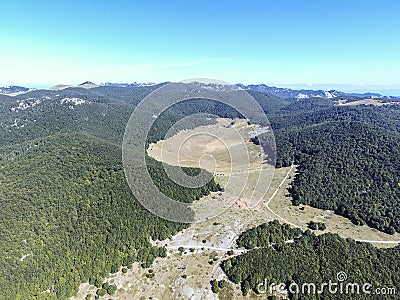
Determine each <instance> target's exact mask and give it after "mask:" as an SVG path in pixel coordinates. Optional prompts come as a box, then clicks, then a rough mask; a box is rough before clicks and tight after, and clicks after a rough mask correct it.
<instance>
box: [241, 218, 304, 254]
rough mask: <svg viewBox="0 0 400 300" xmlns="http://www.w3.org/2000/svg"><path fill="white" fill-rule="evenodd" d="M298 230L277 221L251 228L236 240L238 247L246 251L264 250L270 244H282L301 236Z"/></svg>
mask: <svg viewBox="0 0 400 300" xmlns="http://www.w3.org/2000/svg"><path fill="white" fill-rule="evenodd" d="M301 233H302V231H301V229H299V228H291V227H290V226H289V225H288V224H282V225H281V224H279V222H278V221H277V220H274V221H271V222H269V223H265V224H262V225H260V226H257V227H254V228H251V229H249V230H247V231H245V232H243V233H241V234H240V236H239V237H238V239H237V240H236V244H237V245H238V247H244V248H246V249H254V248H264V247H269V246H271V245H272V244H274V243H275V244H276V243H284V242H286V241H289V240H293V239H295V238H297V237H299V236H300V235H301Z"/></svg>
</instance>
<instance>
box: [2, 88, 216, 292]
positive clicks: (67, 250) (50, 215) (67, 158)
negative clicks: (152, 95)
mask: <svg viewBox="0 0 400 300" xmlns="http://www.w3.org/2000/svg"><path fill="white" fill-rule="evenodd" d="M72 92H73V94H68V93H67V94H66V95H68V97H69V98H72V97H79V99H83V100H85V101H87V103H85V104H81V105H75V106H73V108H71V107H70V106H69V105H68V104H67V105H66V104H61V102H60V101H61V99H63V97H65V96H66V95H59V96H55V95H54V93H53V92H49V93H50V96H54V97H55V99H46V98H41V99H42V100H43V101H42V102H41V103H39V104H37V105H32V103H34V102H35V101H36V100H32V99H31V100H24V101H23V102H24V103H25V104H26V103H28V104H29V105H30V106H29V107H28V108H26V109H23V110H19V111H15V110H12V108H13V107H18V106H19V104H18V102H16V100H15V99H13V100H12V101H8V102H7V101H6V102H4V103H2V107H1V109H2V112H3V113H2V115H1V118H0V123H1V125H2V127H3V130H2V131H1V134H0V138H1V146H0V169H1V170H2V171H1V173H0V187H1V188H0V202H1V208H2V210H1V213H2V217H1V220H0V239H1V243H0V253H1V256H0V298H1V299H66V298H68V297H69V296H71V295H73V294H75V293H76V291H77V287H78V286H79V284H80V283H82V282H86V281H89V282H91V283H95V282H96V283H100V286H101V285H102V281H103V278H104V277H105V276H106V275H107V274H109V273H110V272H112V273H113V272H116V271H118V270H119V268H120V267H121V266H126V267H131V265H132V263H133V262H136V261H138V262H142V263H143V266H144V267H148V266H149V265H150V264H151V263H152V261H153V260H154V258H155V257H158V256H165V254H166V250H165V248H156V247H153V246H152V245H151V244H150V237H152V239H154V240H156V239H160V240H162V239H165V238H167V237H171V236H172V235H173V234H175V233H176V232H178V231H179V230H181V229H183V228H185V227H186V226H187V225H184V224H179V223H173V222H169V221H166V220H163V219H160V218H158V217H156V216H155V215H153V214H152V213H150V212H149V211H148V210H146V209H144V208H143V207H142V206H141V204H140V203H139V202H138V201H137V200H136V199H135V198H134V197H133V196H132V193H131V190H130V189H129V187H128V185H127V183H126V181H125V177H124V171H123V167H122V161H121V142H122V136H123V132H124V129H125V124H126V122H127V119H128V117H129V114H130V112H131V111H132V110H133V106H132V104H130V103H128V102H125V101H121V100H114V99H113V98H110V97H109V96H101V95H98V94H91V93H92V92H90V91H89V92H88V91H86V90H82V91H81V90H80V89H77V91H76V90H75V89H74V90H73V91H72ZM109 92H110V91H109ZM134 92H135V91H134ZM35 93H36V94H37V93H38V92H37V91H35ZM64 93H66V92H64ZM110 93H111V92H110ZM137 94H138V95H140V97H142V96H143V94H145V93H144V92H140V93H139V92H138V93H137ZM135 95H136V92H135V94H131V95H130V96H131V98H130V100H131V101H132V102H134V101H135ZM46 96H47V97H50V96H49V95H48V94H47V92H46ZM128 96H129V95H128ZM128 96H126V97H128ZM30 97H32V95H30ZM179 116H180V114H176V113H175V114H174V117H179ZM15 118H17V119H18V126H10V124H13V123H14V119H15ZM160 119H162V118H160ZM164 120H165V121H164V124H166V123H167V122H170V121H171V120H168V118H164ZM19 121H21V122H19ZM22 125H24V126H22ZM158 128H163V123H162V122H161V123H160V124H159V127H157V126H155V127H154V128H153V130H152V133H153V134H154V135H155V136H159V134H158V133H157V130H159V129H158ZM154 132H155V133H154ZM147 168H148V170H149V173H150V175H151V177H152V179H153V181H154V183H155V184H156V185H157V186H158V187H159V188H160V189H161V190H162V191H163V192H164V193H165V194H167V195H169V196H170V197H173V198H174V199H175V200H178V201H182V202H192V201H193V200H195V199H199V198H200V197H202V196H203V195H206V194H208V193H209V192H210V190H213V191H216V190H218V189H219V186H218V185H217V184H215V182H214V181H213V180H211V181H210V182H209V183H207V184H206V185H205V186H204V187H201V188H196V189H189V188H183V187H181V186H178V185H177V184H175V183H173V182H172V181H171V180H169V179H168V176H167V175H166V174H165V171H164V169H163V167H162V164H161V163H159V162H157V161H155V160H153V159H151V158H149V157H148V158H147ZM184 172H185V173H187V174H189V175H195V174H197V173H198V170H196V169H192V168H184ZM189 213H190V212H189ZM103 290H105V289H103ZM100 293H102V291H101V292H100Z"/></svg>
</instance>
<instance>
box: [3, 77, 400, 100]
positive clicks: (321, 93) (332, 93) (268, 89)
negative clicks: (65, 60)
mask: <svg viewBox="0 0 400 300" xmlns="http://www.w3.org/2000/svg"><path fill="white" fill-rule="evenodd" d="M155 85H157V84H156V83H153V82H148V83H138V82H133V83H111V82H106V83H103V84H100V85H98V84H95V83H93V82H91V81H85V82H83V83H81V84H79V85H77V86H72V85H66V84H59V85H55V86H53V87H51V88H49V90H52V91H58V90H64V89H67V88H74V87H75V88H84V89H92V88H96V87H101V86H105V87H150V86H155ZM236 86H238V87H240V88H242V89H245V90H252V91H257V92H262V93H269V94H272V95H274V96H277V97H280V98H285V99H289V98H291V99H307V98H324V99H335V98H349V97H357V98H368V99H382V100H400V99H399V98H397V97H392V96H382V95H381V94H378V93H345V92H341V91H337V90H327V91H325V90H306V89H301V90H295V89H289V88H279V87H274V86H268V85H266V84H250V85H244V84H241V83H238V84H236ZM32 90H35V89H30V88H26V87H21V86H7V87H0V95H8V96H16V95H19V94H23V93H27V92H29V91H32Z"/></svg>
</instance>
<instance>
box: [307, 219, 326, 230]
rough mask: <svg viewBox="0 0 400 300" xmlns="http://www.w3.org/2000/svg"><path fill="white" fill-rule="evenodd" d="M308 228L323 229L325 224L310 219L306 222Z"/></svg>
mask: <svg viewBox="0 0 400 300" xmlns="http://www.w3.org/2000/svg"><path fill="white" fill-rule="evenodd" d="M308 228H310V229H311V230H325V229H326V225H325V223H322V222H314V221H311V222H310V223H308Z"/></svg>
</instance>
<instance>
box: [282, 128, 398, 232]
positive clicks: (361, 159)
mask: <svg viewBox="0 0 400 300" xmlns="http://www.w3.org/2000/svg"><path fill="white" fill-rule="evenodd" d="M277 141H278V142H277V143H278V149H281V151H280V152H279V154H280V155H281V156H280V157H281V159H283V160H289V159H291V158H292V157H294V159H295V162H296V163H297V164H299V167H298V174H297V175H296V176H295V179H294V181H293V183H292V187H291V189H290V193H291V194H292V196H293V204H295V205H299V204H308V205H311V206H314V207H317V208H322V209H330V210H334V211H336V213H338V214H340V215H343V216H345V217H348V218H350V219H351V220H353V222H354V223H355V224H359V225H363V224H365V223H367V224H368V225H369V226H371V227H374V228H377V229H379V230H382V231H386V232H388V233H394V232H395V231H397V232H400V219H399V215H400V202H399V199H400V184H399V183H400V165H399V160H398V158H399V155H400V135H399V134H398V133H397V132H390V131H387V130H385V129H382V128H380V129H379V128H376V127H372V126H371V125H368V124H365V123H358V122H349V123H348V122H339V123H337V122H333V123H327V124H322V125H314V126H311V127H307V128H304V129H301V130H292V131H290V132H289V133H287V134H286V135H285V136H284V135H283V134H281V135H280V138H279V139H278V138H277ZM284 147H286V150H284V151H282V149H284ZM279 154H278V156H279ZM285 154H286V155H287V157H284V155H285Z"/></svg>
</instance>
